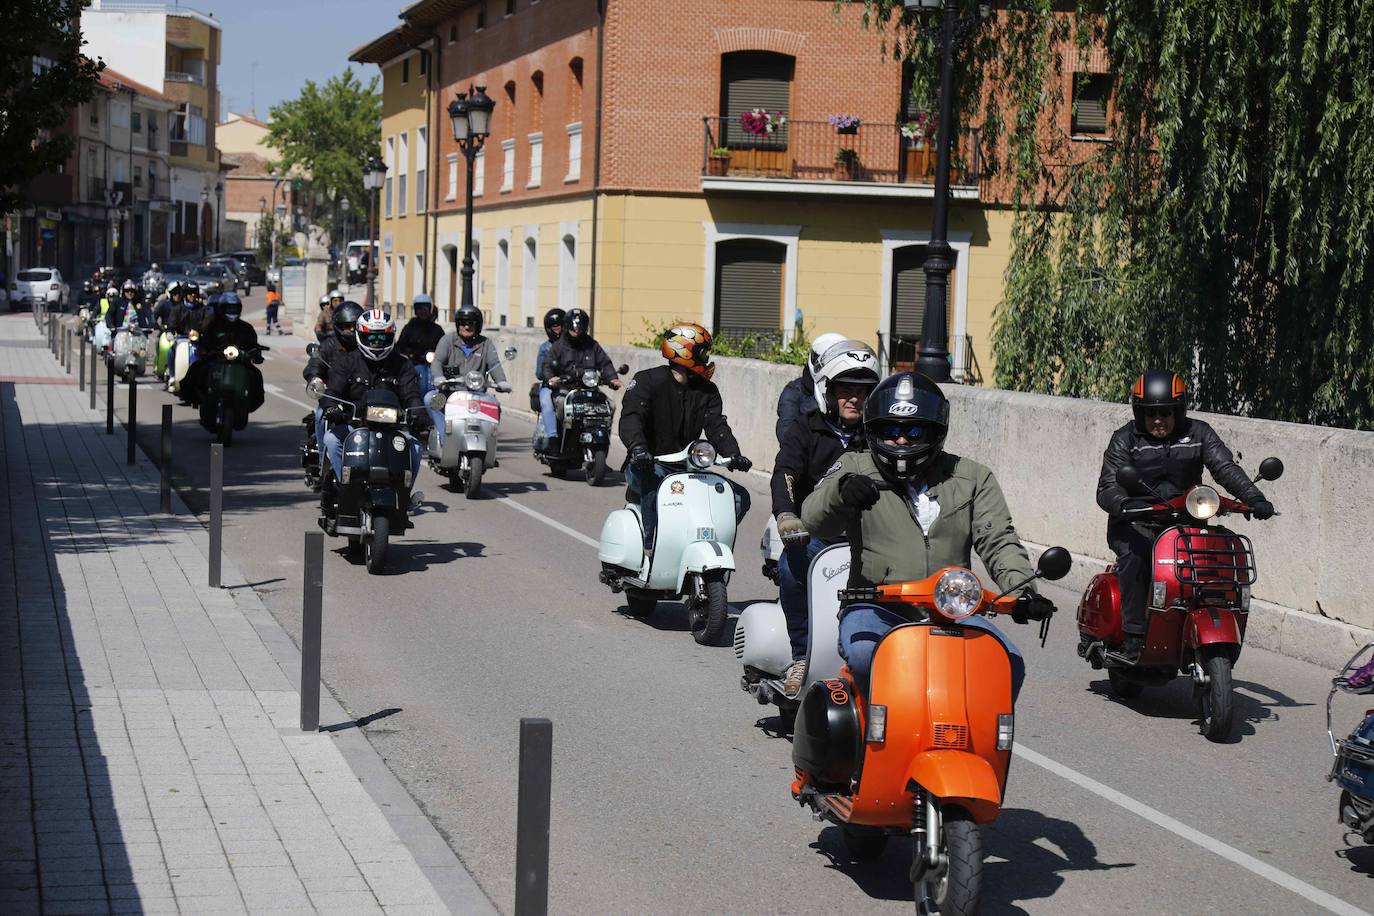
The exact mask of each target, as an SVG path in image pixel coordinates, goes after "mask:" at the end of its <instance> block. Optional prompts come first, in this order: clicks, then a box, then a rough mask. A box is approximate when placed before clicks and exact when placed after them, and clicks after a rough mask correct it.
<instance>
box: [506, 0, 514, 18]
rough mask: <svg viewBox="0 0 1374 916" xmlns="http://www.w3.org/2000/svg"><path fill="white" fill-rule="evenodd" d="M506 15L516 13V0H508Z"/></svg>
mask: <svg viewBox="0 0 1374 916" xmlns="http://www.w3.org/2000/svg"><path fill="white" fill-rule="evenodd" d="M506 15H507V16H514V15H515V0H506Z"/></svg>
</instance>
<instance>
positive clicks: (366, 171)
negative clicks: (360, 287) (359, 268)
mask: <svg viewBox="0 0 1374 916" xmlns="http://www.w3.org/2000/svg"><path fill="white" fill-rule="evenodd" d="M384 184H386V163H385V162H383V161H382V160H380V159H378V158H377V157H376V156H373V157H372V158H371V159H369V160H367V164H366V165H364V166H363V187H364V188H366V189H367V190H369V191H371V192H373V193H371V194H369V195H368V196H367V223H368V239H369V241H371V242H372V244H373V248H372V250H371V251H369V252H368V253H367V307H368V308H373V307H374V306H375V305H376V303H377V252H378V251H380V250H381V247H382V246H381V245H380V244H379V243H378V240H377V207H378V204H377V198H378V197H379V196H380V193H381V190H382V185H384Z"/></svg>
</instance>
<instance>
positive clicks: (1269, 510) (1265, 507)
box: [1250, 499, 1274, 520]
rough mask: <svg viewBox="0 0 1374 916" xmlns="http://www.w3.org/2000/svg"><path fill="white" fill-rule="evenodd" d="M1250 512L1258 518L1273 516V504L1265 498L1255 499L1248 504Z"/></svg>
mask: <svg viewBox="0 0 1374 916" xmlns="http://www.w3.org/2000/svg"><path fill="white" fill-rule="evenodd" d="M1250 514H1251V515H1253V516H1254V517H1255V518H1258V519H1261V520H1263V519H1266V518H1273V517H1274V504H1273V503H1271V502H1270V501H1269V500H1267V499H1257V500H1255V501H1254V502H1252V503H1251V504H1250Z"/></svg>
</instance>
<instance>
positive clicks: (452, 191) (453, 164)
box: [444, 153, 458, 200]
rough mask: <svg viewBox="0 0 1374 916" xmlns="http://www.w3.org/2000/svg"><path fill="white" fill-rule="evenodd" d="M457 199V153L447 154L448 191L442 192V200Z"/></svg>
mask: <svg viewBox="0 0 1374 916" xmlns="http://www.w3.org/2000/svg"><path fill="white" fill-rule="evenodd" d="M457 199H458V154H457V153H449V154H448V191H447V192H445V194H444V200H457Z"/></svg>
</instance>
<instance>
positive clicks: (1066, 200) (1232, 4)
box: [865, 0, 1374, 428]
mask: <svg viewBox="0 0 1374 916" xmlns="http://www.w3.org/2000/svg"><path fill="white" fill-rule="evenodd" d="M865 3H866V7H867V8H868V12H869V13H870V18H871V19H872V20H873V21H875V22H878V23H890V22H891V21H892V20H891V15H892V12H893V9H894V8H897V7H900V5H901V4H900V3H899V2H897V0H865ZM998 6H999V7H1004V8H1002V9H1000V14H999V17H998V20H997V24H996V26H994V27H990V28H987V29H985V30H983V33H982V34H981V35H980V37H979V39H978V40H977V41H976V43H974V44H972V45H971V46H970V47H969V49H968V50H967V51H966V53H965V54H964V55H963V56H962V59H961V67H960V76H959V79H960V83H961V88H962V91H961V93H960V112H961V119H964V118H972V119H980V118H981V119H982V121H983V123H984V126H985V131H984V133H985V136H988V135H990V136H991V137H993V138H994V141H995V142H996V143H997V147H996V148H997V149H998V150H999V151H1000V153H1001V155H1002V156H1003V157H1004V158H1003V160H1002V161H1001V162H1000V163H999V165H1000V166H1001V167H1002V168H1003V169H1004V170H1005V171H1004V175H1005V176H1006V177H1007V178H1008V179H1010V180H1011V181H1012V184H1013V190H1012V200H1013V204H1014V208H1015V219H1014V226H1013V238H1012V241H1013V249H1012V256H1011V260H1010V264H1009V267H1008V270H1007V273H1006V277H1005V281H1006V282H1005V289H1004V294H1003V300H1002V302H1001V304H1000V306H999V309H998V313H997V324H996V331H995V339H994V351H995V353H996V356H997V383H998V384H999V385H1001V386H1003V387H1008V388H1018V389H1023V390H1033V391H1043V392H1050V393H1057V394H1065V395H1071V396H1080V397H1100V398H1109V399H1119V398H1121V397H1124V395H1125V393H1126V388H1127V386H1128V385H1129V382H1130V380H1131V379H1132V378H1133V377H1134V375H1135V374H1137V373H1138V372H1139V371H1140V370H1141V369H1142V368H1143V367H1145V366H1147V365H1151V364H1157V365H1163V366H1168V367H1173V368H1177V369H1178V370H1179V371H1181V372H1183V373H1185V374H1186V375H1188V376H1190V377H1191V378H1192V380H1193V383H1194V390H1195V400H1196V403H1197V404H1198V406H1200V407H1202V408H1204V409H1209V410H1216V411H1222V412H1230V413H1241V414H1250V415H1256V416H1264V417H1272V418H1277V419H1284V420H1294V421H1299V422H1309V423H1321V424H1331V425H1344V426H1355V427H1360V428H1374V271H1372V270H1371V266H1372V265H1371V263H1370V253H1369V246H1370V237H1371V233H1374V0H1308V2H1305V3H1257V2H1254V0H1248V2H1245V0H1168V2H1158V0H1157V2H1149V0H1079V2H1068V3H1065V2H1052V0H1010V2H1008V3H1006V4H1005V5H1003V4H998ZM893 35H894V38H893V41H892V47H893V48H894V50H897V51H899V53H903V54H908V53H911V52H916V53H917V55H918V56H917V60H918V61H919V66H918V68H917V70H918V80H919V79H921V78H922V77H921V74H926V75H927V77H926V78H929V75H930V74H932V73H933V68H932V63H933V57H934V55H933V54H929V53H922V52H923V46H922V42H923V41H925V42H927V44H928V41H929V36H928V34H926V35H922V34H921V33H920V31H919V30H913V29H911V28H909V27H907V26H899V27H898V28H897V29H895V30H894V31H893ZM1091 47H1099V48H1101V49H1103V50H1104V51H1105V55H1106V61H1107V64H1108V70H1109V72H1110V73H1111V74H1112V79H1113V104H1114V112H1113V116H1112V120H1111V122H1110V124H1109V134H1110V137H1111V142H1109V143H1102V144H1092V145H1088V144H1082V143H1076V142H1074V141H1072V140H1070V139H1069V137H1068V136H1067V135H1066V132H1065V131H1063V130H1062V129H1059V128H1056V129H1047V125H1054V124H1057V123H1058V121H1059V119H1061V118H1062V116H1063V115H1064V114H1065V113H1066V111H1067V107H1066V106H1071V105H1072V104H1073V100H1072V99H1068V98H1065V95H1066V93H1065V92H1064V87H1066V86H1068V85H1070V78H1071V77H1070V74H1071V72H1072V69H1073V68H1074V66H1075V63H1074V62H1075V60H1076V59H1077V58H1078V54H1077V52H1078V51H1079V50H1085V49H1088V48H1091ZM985 88H986V89H987V90H988V91H984V90H985ZM966 123H972V122H966ZM1088 146H1091V148H1090V149H1088V150H1086V151H1085V147H1088Z"/></svg>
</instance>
